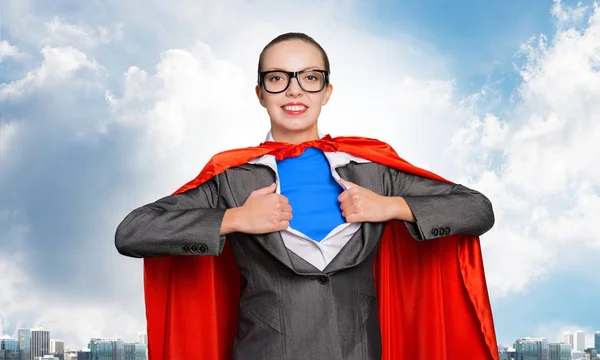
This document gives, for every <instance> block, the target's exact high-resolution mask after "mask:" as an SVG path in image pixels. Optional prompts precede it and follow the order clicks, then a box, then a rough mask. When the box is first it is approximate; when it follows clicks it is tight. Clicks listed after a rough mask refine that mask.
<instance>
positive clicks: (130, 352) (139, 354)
mask: <svg viewBox="0 0 600 360" xmlns="http://www.w3.org/2000/svg"><path fill="white" fill-rule="evenodd" d="M146 359H147V358H146V345H145V344H138V343H128V344H125V360H146Z"/></svg>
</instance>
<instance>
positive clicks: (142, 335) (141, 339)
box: [137, 331, 148, 345]
mask: <svg viewBox="0 0 600 360" xmlns="http://www.w3.org/2000/svg"><path fill="white" fill-rule="evenodd" d="M137 343H138V344H144V345H148V334H146V332H145V331H140V332H139V333H138V341H137Z"/></svg>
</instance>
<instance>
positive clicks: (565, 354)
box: [549, 343, 571, 360]
mask: <svg viewBox="0 0 600 360" xmlns="http://www.w3.org/2000/svg"><path fill="white" fill-rule="evenodd" d="M549 348H550V360H571V345H569V344H565V343H560V344H550V347H549Z"/></svg>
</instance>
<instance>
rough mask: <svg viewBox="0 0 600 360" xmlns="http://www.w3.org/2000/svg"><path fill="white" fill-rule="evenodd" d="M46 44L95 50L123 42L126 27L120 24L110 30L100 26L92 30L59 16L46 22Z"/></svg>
mask: <svg viewBox="0 0 600 360" xmlns="http://www.w3.org/2000/svg"><path fill="white" fill-rule="evenodd" d="M44 25H45V30H46V31H45V33H46V38H45V40H44V43H45V44H51V45H53V46H81V47H84V48H93V47H96V46H98V45H103V44H108V43H110V42H113V41H121V40H123V36H124V25H123V24H118V25H115V26H113V29H110V28H108V27H105V26H99V27H98V28H97V29H91V28H89V27H88V26H79V25H75V24H71V23H69V22H67V21H65V20H64V19H63V18H61V17H59V16H55V17H53V18H52V19H51V20H49V21H47V22H45V24H44Z"/></svg>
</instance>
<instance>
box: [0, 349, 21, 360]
mask: <svg viewBox="0 0 600 360" xmlns="http://www.w3.org/2000/svg"><path fill="white" fill-rule="evenodd" d="M0 360H19V353H18V352H14V351H9V350H0Z"/></svg>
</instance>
